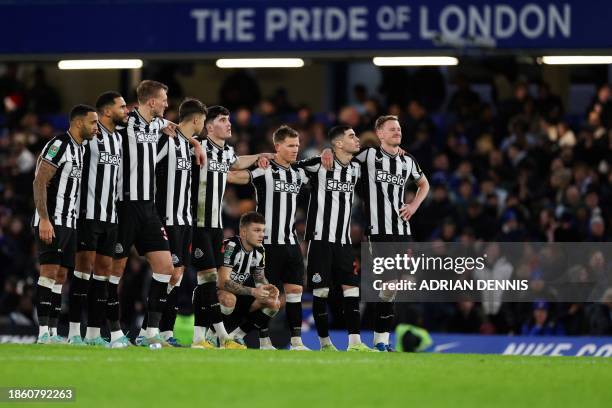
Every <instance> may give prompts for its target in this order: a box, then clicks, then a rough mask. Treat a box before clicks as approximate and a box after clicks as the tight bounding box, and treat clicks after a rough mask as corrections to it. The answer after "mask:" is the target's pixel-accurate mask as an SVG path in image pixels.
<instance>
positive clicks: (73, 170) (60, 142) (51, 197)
mask: <svg viewBox="0 0 612 408" xmlns="http://www.w3.org/2000/svg"><path fill="white" fill-rule="evenodd" d="M42 160H44V161H46V162H48V163H49V164H51V165H52V166H53V167H56V168H57V171H56V173H55V175H54V176H53V178H51V181H50V182H49V185H48V186H47V213H48V214H49V220H50V221H51V223H52V224H53V225H56V226H62V227H68V228H73V229H76V222H77V218H78V210H79V188H80V183H81V172H82V170H83V146H81V145H80V144H78V143H77V142H76V141H75V140H74V139H73V138H72V135H71V134H70V132H66V133H63V134H61V135H59V136H56V137H54V138H53V139H51V140H50V141H49V142H48V143H47V144H46V145H45V147H44V149H43V150H42V153H41V154H40V156H39V158H38V166H40V162H41V161H42ZM37 170H38V169H37ZM33 224H34V226H35V227H37V226H38V225H39V224H40V216H39V214H38V210H35V212H34V223H33Z"/></svg>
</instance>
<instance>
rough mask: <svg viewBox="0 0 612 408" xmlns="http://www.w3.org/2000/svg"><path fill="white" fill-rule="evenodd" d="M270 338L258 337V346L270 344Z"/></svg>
mask: <svg viewBox="0 0 612 408" xmlns="http://www.w3.org/2000/svg"><path fill="white" fill-rule="evenodd" d="M271 345H272V340H271V339H270V338H269V337H260V338H259V347H261V346H271Z"/></svg>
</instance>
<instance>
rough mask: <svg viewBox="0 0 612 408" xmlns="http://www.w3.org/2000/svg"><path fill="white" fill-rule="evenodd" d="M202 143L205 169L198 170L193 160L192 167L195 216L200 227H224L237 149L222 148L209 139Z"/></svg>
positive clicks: (226, 145)
mask: <svg viewBox="0 0 612 408" xmlns="http://www.w3.org/2000/svg"><path fill="white" fill-rule="evenodd" d="M200 143H201V144H202V148H203V149H204V151H205V152H206V166H205V167H201V168H200V167H197V166H196V165H195V157H194V158H193V163H194V164H192V167H193V168H196V171H194V172H193V173H192V177H193V180H192V182H191V186H192V188H193V191H192V194H191V196H192V200H193V206H192V210H193V217H194V218H195V222H196V226H197V227H200V228H201V227H206V228H223V220H222V208H223V195H224V194H225V185H226V183H227V172H228V171H229V169H230V168H231V167H232V165H233V164H234V163H236V160H238V157H237V156H236V154H235V153H234V148H233V147H232V146H229V145H228V144H227V143H226V144H225V145H224V146H223V147H221V146H218V145H217V144H215V143H214V142H213V141H212V140H210V139H209V138H206V139H204V140H202V141H200Z"/></svg>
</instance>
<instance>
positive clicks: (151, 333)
mask: <svg viewBox="0 0 612 408" xmlns="http://www.w3.org/2000/svg"><path fill="white" fill-rule="evenodd" d="M158 334H159V327H147V331H146V333H145V337H146V338H148V339H150V338H151V337H155V336H157V335H158Z"/></svg>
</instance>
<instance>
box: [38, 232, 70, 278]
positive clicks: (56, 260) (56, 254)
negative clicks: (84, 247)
mask: <svg viewBox="0 0 612 408" xmlns="http://www.w3.org/2000/svg"><path fill="white" fill-rule="evenodd" d="M53 231H54V232H55V238H53V241H51V244H46V243H44V242H43V241H41V239H40V235H39V232H38V227H34V237H35V241H36V248H37V249H38V262H39V263H40V264H41V265H60V266H62V267H64V268H66V269H72V268H74V255H75V253H76V246H77V232H76V230H75V229H74V228H67V227H62V226H58V225H54V226H53Z"/></svg>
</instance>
